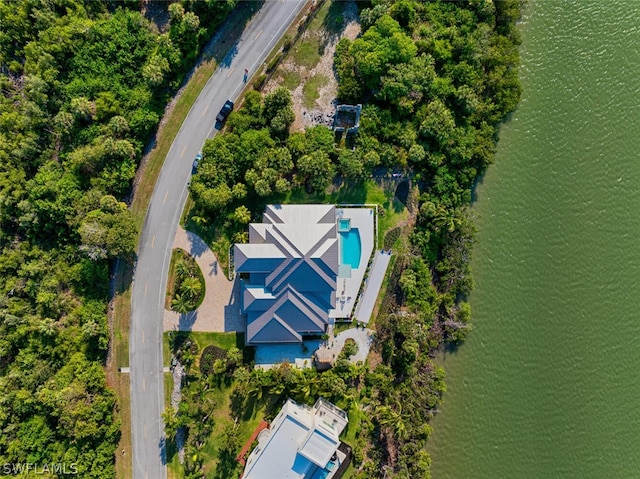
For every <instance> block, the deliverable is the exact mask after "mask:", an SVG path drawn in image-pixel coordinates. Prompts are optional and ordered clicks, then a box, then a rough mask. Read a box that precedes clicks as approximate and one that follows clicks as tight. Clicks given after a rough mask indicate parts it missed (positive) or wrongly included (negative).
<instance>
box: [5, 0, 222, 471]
mask: <svg viewBox="0 0 640 479" xmlns="http://www.w3.org/2000/svg"><path fill="white" fill-rule="evenodd" d="M233 4H234V2H233V1H229V2H178V3H174V4H173V5H172V10H180V12H177V13H176V15H174V16H172V18H171V20H170V25H169V29H168V30H169V31H168V33H166V34H160V33H158V29H157V28H156V27H155V26H154V25H152V24H151V23H150V22H149V21H148V20H147V19H145V18H144V16H143V15H142V14H141V13H140V12H139V11H136V9H138V8H140V5H139V2H124V3H118V2H115V3H114V2H108V1H98V0H96V1H86V2H85V1H81V0H52V1H47V2H33V1H30V0H11V1H5V0H0V91H1V94H0V463H26V462H31V463H39V464H52V463H65V464H71V463H76V464H77V470H78V474H79V475H80V477H87V478H89V477H102V478H112V477H114V475H115V471H114V449H115V447H116V444H117V443H118V440H119V437H120V425H119V420H118V419H117V417H118V416H117V405H116V401H115V396H114V394H113V393H112V392H111V391H110V390H109V389H108V388H107V384H106V379H105V372H104V368H103V366H104V361H105V358H106V353H107V349H108V346H109V344H108V343H109V341H108V338H109V332H108V326H107V301H108V292H109V288H108V282H109V268H110V265H111V264H112V263H110V260H113V259H115V258H123V259H130V258H132V257H133V254H134V251H135V248H136V238H137V234H138V233H137V228H136V226H135V223H134V221H133V217H132V215H131V213H130V211H129V210H128V209H127V206H126V204H125V203H123V202H122V201H123V199H124V198H125V197H126V196H127V195H128V194H129V193H130V190H131V184H132V180H133V177H134V175H135V171H136V168H137V165H138V162H139V160H140V158H141V154H142V148H143V145H144V144H145V143H146V142H147V141H148V139H149V137H150V134H151V133H152V132H153V130H154V129H155V128H156V126H157V124H158V121H159V118H160V115H161V114H162V111H163V109H164V105H165V104H166V102H167V100H168V99H169V97H170V95H171V94H172V92H173V91H175V88H176V87H177V86H178V84H179V83H180V82H181V78H182V76H183V74H184V72H185V71H186V69H187V68H190V67H191V62H192V60H193V58H195V55H197V53H198V49H199V47H200V45H201V44H202V42H203V41H204V40H205V39H206V38H208V36H209V34H210V33H211V32H212V30H213V28H215V27H216V26H217V25H218V24H219V23H220V21H221V20H222V19H223V18H224V16H225V15H226V13H227V12H228V11H229V10H230V8H232V7H233ZM203 20H206V23H205V24H206V28H205V27H203V26H202V23H203Z"/></svg>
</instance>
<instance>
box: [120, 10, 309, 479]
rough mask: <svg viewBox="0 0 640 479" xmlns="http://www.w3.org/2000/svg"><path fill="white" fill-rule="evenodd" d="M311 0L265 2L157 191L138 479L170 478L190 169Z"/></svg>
mask: <svg viewBox="0 0 640 479" xmlns="http://www.w3.org/2000/svg"><path fill="white" fill-rule="evenodd" d="M305 3H306V0H275V1H266V2H265V3H264V5H263V6H262V8H261V9H260V11H259V12H257V13H256V15H255V17H254V18H253V20H252V21H251V23H250V24H249V25H248V26H247V28H246V29H245V31H244V33H243V34H242V36H241V38H240V40H239V41H238V42H237V43H236V45H235V46H234V47H233V48H232V50H231V52H230V53H229V54H228V55H227V57H226V58H225V59H224V60H223V61H222V62H221V63H220V66H219V67H218V69H217V70H216V72H215V73H214V74H213V76H212V77H211V78H210V79H209V81H208V83H207V85H206V86H205V88H204V89H203V91H202V93H201V94H200V96H199V97H198V99H197V100H196V102H195V104H194V105H193V107H192V108H191V111H190V112H189V114H188V115H187V118H186V119H185V121H184V123H183V124H182V127H181V128H180V131H179V132H178V134H177V136H176V138H175V140H174V142H173V145H171V148H170V150H169V153H168V154H167V157H166V159H165V162H164V165H163V167H162V171H161V172H160V176H159V178H158V181H157V183H156V185H155V189H154V191H153V195H152V197H151V202H150V204H149V209H148V210H147V216H146V218H145V222H144V225H143V227H142V234H141V237H140V244H139V247H138V262H137V266H136V271H135V276H134V281H133V286H132V299H131V327H130V338H129V366H130V381H131V434H132V441H133V477H134V479H163V478H165V477H166V465H165V462H166V460H165V457H166V455H165V447H164V437H165V436H164V425H163V422H162V418H161V413H162V411H163V410H164V381H163V379H164V378H163V373H162V317H163V309H164V294H165V289H166V283H167V272H168V267H169V262H170V258H171V245H172V243H173V238H174V236H175V232H176V228H177V225H178V221H179V219H180V214H181V212H182V210H183V208H184V205H185V202H186V199H187V184H188V181H189V177H190V175H191V164H192V162H193V159H194V157H195V155H196V154H197V153H198V151H199V150H200V149H201V147H202V145H203V143H204V141H205V140H206V139H207V138H209V137H211V136H213V135H214V134H215V132H216V130H215V129H214V123H215V117H216V115H217V113H218V111H219V110H220V108H221V107H222V105H223V104H224V102H225V101H226V100H227V99H231V100H235V99H236V97H237V95H238V94H239V93H240V91H241V90H242V87H243V76H244V69H245V68H247V69H248V70H249V75H252V74H253V73H254V72H255V70H256V68H257V67H259V66H260V65H261V64H262V63H263V62H264V61H265V59H266V56H267V54H268V53H269V52H270V51H271V50H272V48H273V47H274V45H275V44H276V42H277V41H278V40H279V39H280V37H281V36H282V35H283V34H284V32H285V30H286V29H287V27H288V26H289V25H290V24H291V23H292V22H293V20H294V18H295V16H296V15H297V13H298V12H299V11H300V10H301V9H302V8H303V6H304V4H305Z"/></svg>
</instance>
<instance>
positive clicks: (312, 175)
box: [297, 150, 335, 192]
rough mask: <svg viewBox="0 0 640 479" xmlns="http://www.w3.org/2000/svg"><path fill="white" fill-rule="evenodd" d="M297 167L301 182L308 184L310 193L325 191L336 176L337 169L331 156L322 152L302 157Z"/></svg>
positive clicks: (314, 152) (317, 151) (318, 151)
mask: <svg viewBox="0 0 640 479" xmlns="http://www.w3.org/2000/svg"><path fill="white" fill-rule="evenodd" d="M297 167H298V173H299V174H300V176H301V182H302V183H303V184H306V186H307V190H309V191H315V192H321V191H324V189H325V188H326V187H327V186H329V184H330V183H331V181H332V180H333V177H334V176H335V167H334V166H333V163H331V159H330V158H329V155H327V154H326V153H325V152H324V151H321V150H316V151H313V152H311V153H309V154H307V155H304V156H302V157H301V158H300V159H299V160H298V164H297Z"/></svg>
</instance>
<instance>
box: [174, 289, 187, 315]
mask: <svg viewBox="0 0 640 479" xmlns="http://www.w3.org/2000/svg"><path fill="white" fill-rule="evenodd" d="M171 309H173V310H174V311H176V312H178V313H180V314H185V313H188V312H189V311H190V309H189V297H188V296H187V295H186V294H180V293H178V294H176V297H175V298H174V299H173V301H171Z"/></svg>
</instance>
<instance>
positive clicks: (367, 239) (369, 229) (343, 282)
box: [329, 208, 375, 318]
mask: <svg viewBox="0 0 640 479" xmlns="http://www.w3.org/2000/svg"><path fill="white" fill-rule="evenodd" d="M336 216H337V221H340V219H342V218H345V219H347V218H348V219H350V220H351V229H354V228H357V229H358V233H359V234H360V244H361V248H362V249H361V256H360V265H359V266H358V268H357V269H351V277H350V278H340V277H339V278H338V279H337V291H336V308H335V309H332V310H330V311H329V317H330V318H349V317H351V313H352V312H353V306H354V305H355V303H356V297H357V295H358V291H360V285H361V284H362V280H363V279H364V274H365V273H366V271H367V266H368V265H369V260H370V258H371V253H372V251H373V245H374V241H375V237H374V235H375V232H374V228H373V224H374V216H375V211H374V210H373V208H336Z"/></svg>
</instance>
